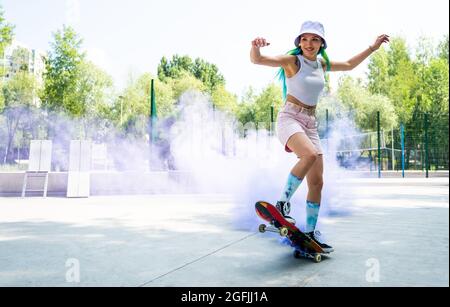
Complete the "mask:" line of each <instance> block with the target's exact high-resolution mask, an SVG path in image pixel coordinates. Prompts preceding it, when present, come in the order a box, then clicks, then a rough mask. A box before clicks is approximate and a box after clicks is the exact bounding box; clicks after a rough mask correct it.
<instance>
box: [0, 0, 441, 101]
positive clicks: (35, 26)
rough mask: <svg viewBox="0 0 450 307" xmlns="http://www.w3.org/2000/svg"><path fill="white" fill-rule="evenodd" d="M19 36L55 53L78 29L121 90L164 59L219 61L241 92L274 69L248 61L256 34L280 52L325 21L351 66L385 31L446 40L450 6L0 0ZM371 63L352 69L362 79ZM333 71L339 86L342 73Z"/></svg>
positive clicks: (362, 0)
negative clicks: (60, 35)
mask: <svg viewBox="0 0 450 307" xmlns="http://www.w3.org/2000/svg"><path fill="white" fill-rule="evenodd" d="M0 3H1V4H2V6H3V8H4V10H5V17H6V18H7V20H8V21H9V22H11V23H13V24H15V25H16V29H15V33H16V39H17V40H18V41H19V42H21V43H24V44H25V45H27V46H29V47H30V48H35V49H41V50H48V49H49V42H50V41H51V40H52V33H53V32H55V31H56V30H57V29H60V28H62V25H63V24H70V25H72V26H74V27H75V29H76V30H77V32H78V33H79V34H80V36H81V37H82V38H83V40H84V44H83V48H84V49H85V50H86V51H87V52H88V54H89V57H90V58H91V59H92V60H93V61H94V62H95V63H96V64H98V65H99V66H100V67H102V68H103V69H105V70H106V71H107V72H108V73H109V74H110V75H112V76H113V78H114V80H115V83H116V85H117V87H118V88H121V87H123V86H124V85H125V84H126V82H127V80H128V79H129V78H130V76H134V77H136V76H138V75H139V74H140V73H143V72H151V73H153V74H156V69H157V65H158V63H159V61H160V59H161V57H162V56H166V57H171V56H172V55H173V54H176V53H177V54H181V55H189V56H191V57H193V58H195V57H201V58H203V59H205V60H207V61H209V62H212V63H215V64H216V65H218V67H219V69H220V71H221V72H222V73H223V74H224V76H225V78H226V80H227V88H228V90H230V91H232V92H234V93H236V94H238V95H241V94H242V92H243V90H244V89H245V88H246V87H248V86H253V87H254V88H256V89H261V88H262V87H264V86H265V85H267V84H268V83H270V82H272V81H273V80H274V79H273V77H274V75H275V73H276V69H273V68H269V67H262V66H256V65H253V64H251V63H250V61H249V51H250V42H251V40H252V39H253V38H255V37H256V36H263V37H265V38H267V39H268V40H269V41H270V42H271V43H272V44H271V46H269V47H267V48H264V49H262V52H263V53H265V54H271V55H276V54H282V53H285V52H286V51H288V50H289V49H292V48H293V40H294V38H295V36H296V35H297V33H298V31H299V29H300V25H301V23H302V22H303V21H305V20H319V21H321V22H322V23H323V24H324V25H325V29H326V36H327V41H328V45H329V48H328V53H329V55H330V57H331V59H332V60H337V61H340V60H347V59H349V58H350V57H352V56H353V55H355V54H357V53H359V52H360V51H362V50H363V49H365V48H367V46H368V45H369V44H371V43H372V42H373V41H374V39H375V38H376V36H377V35H379V34H382V33H387V34H390V35H401V36H403V37H405V38H406V39H407V41H408V43H409V44H410V45H411V46H415V44H416V42H417V39H418V38H419V37H420V36H423V35H426V36H429V37H431V38H433V39H435V40H439V39H441V38H442V37H443V36H444V35H445V34H448V29H449V13H448V12H449V1H448V0H427V1H425V2H424V1H418V0H341V1H332V0H321V1H314V2H313V1H298V0H297V1H294V0H277V1H274V0H227V1H216V0H209V1H207V0H184V1H183V0H164V1H161V0H159V1H156V0H128V1H123V0H0ZM366 64H367V61H366V62H365V63H363V64H362V65H361V66H360V67H358V68H357V69H355V70H354V71H352V72H350V73H349V74H351V75H352V76H364V73H365V71H366ZM341 75H342V74H341V73H333V74H332V76H331V78H332V79H331V80H332V84H335V83H336V80H337V79H338V78H339V76H341Z"/></svg>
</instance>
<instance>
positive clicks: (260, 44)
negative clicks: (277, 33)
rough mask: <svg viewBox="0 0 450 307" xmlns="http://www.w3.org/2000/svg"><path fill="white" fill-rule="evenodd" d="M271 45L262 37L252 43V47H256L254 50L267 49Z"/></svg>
mask: <svg viewBox="0 0 450 307" xmlns="http://www.w3.org/2000/svg"><path fill="white" fill-rule="evenodd" d="M269 45H270V43H268V42H267V41H266V39H265V38H262V37H257V38H255V39H254V40H253V41H252V47H254V48H262V47H266V46H269Z"/></svg>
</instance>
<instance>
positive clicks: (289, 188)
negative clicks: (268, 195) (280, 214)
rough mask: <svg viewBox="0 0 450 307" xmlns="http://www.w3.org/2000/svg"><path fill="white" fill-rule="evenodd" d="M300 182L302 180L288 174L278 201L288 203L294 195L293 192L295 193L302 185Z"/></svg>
mask: <svg viewBox="0 0 450 307" xmlns="http://www.w3.org/2000/svg"><path fill="white" fill-rule="evenodd" d="M302 181H303V179H301V178H299V177H297V176H295V175H293V174H292V173H290V174H289V177H288V180H287V183H286V186H285V187H284V192H283V194H282V195H281V198H280V201H283V202H289V201H290V200H291V198H292V196H293V195H294V193H295V191H297V189H298V187H299V186H300V184H301V183H302Z"/></svg>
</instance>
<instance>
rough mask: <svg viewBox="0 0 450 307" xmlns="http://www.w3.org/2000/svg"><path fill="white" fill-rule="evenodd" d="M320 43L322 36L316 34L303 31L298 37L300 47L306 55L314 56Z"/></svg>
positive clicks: (320, 45)
mask: <svg viewBox="0 0 450 307" xmlns="http://www.w3.org/2000/svg"><path fill="white" fill-rule="evenodd" d="M322 44H323V41H322V38H321V37H320V36H318V35H316V34H310V33H305V34H302V36H301V37H300V48H301V49H302V51H303V55H304V56H306V57H310V58H315V57H316V56H317V54H318V53H319V50H320V47H322Z"/></svg>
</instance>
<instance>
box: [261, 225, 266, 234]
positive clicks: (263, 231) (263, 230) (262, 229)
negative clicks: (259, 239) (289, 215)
mask: <svg viewBox="0 0 450 307" xmlns="http://www.w3.org/2000/svg"><path fill="white" fill-rule="evenodd" d="M266 227H267V226H266V225H264V224H261V225H259V232H260V233H265V232H266Z"/></svg>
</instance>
